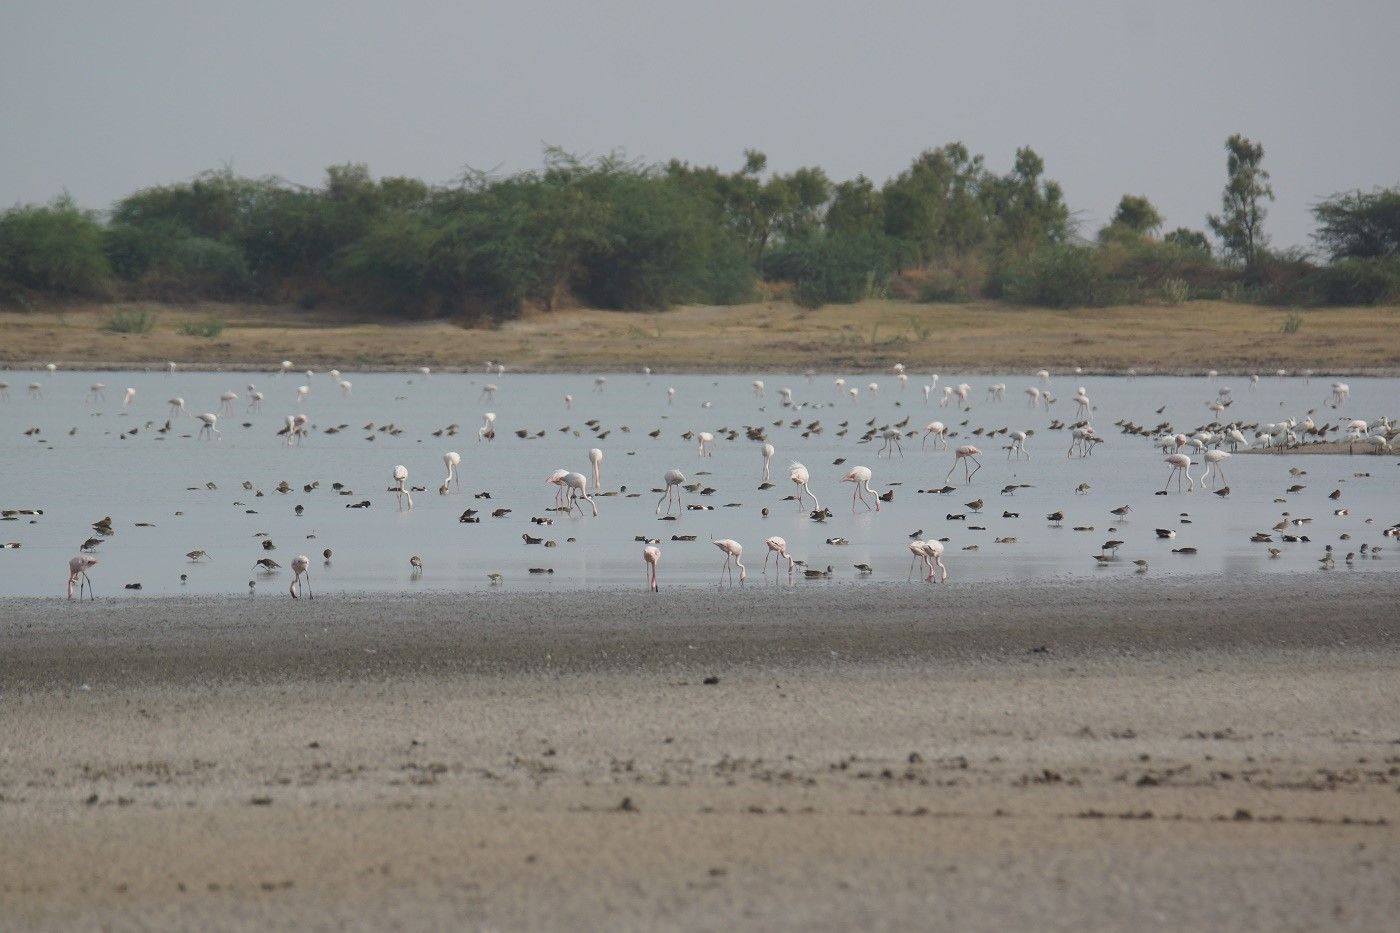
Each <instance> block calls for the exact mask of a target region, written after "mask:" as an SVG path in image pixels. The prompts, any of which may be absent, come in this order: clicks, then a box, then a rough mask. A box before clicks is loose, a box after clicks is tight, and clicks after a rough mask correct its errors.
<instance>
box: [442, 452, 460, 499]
mask: <svg viewBox="0 0 1400 933" xmlns="http://www.w3.org/2000/svg"><path fill="white" fill-rule="evenodd" d="M442 462H443V465H444V466H446V467H447V478H446V479H444V480H443V481H442V488H443V489H444V490H446V489H447V488H448V487H449V486H451V485H452V483H453V481H454V480H455V481H456V483H457V489H458V491H460V490H461V488H462V480H461V479H460V478H459V477H458V476H457V467H459V466H461V465H462V455H461V454H459V453H457V451H455V450H449V451H448V452H447V453H445V454H443V455H442Z"/></svg>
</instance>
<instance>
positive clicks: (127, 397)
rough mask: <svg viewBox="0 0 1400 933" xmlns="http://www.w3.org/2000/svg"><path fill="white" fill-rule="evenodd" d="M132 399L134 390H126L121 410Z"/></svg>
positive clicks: (134, 395)
mask: <svg viewBox="0 0 1400 933" xmlns="http://www.w3.org/2000/svg"><path fill="white" fill-rule="evenodd" d="M7 388H8V387H7ZM134 398H136V390H135V389H127V390H126V397H125V398H123V399H122V407H123V408H126V407H127V406H129V405H130V404H131V400H132V399H134Z"/></svg>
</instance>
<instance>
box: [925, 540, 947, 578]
mask: <svg viewBox="0 0 1400 933" xmlns="http://www.w3.org/2000/svg"><path fill="white" fill-rule="evenodd" d="M923 553H924V564H925V566H927V567H928V579H929V580H932V579H933V577H934V568H935V567H936V568H938V569H939V570H941V571H943V577H942V581H941V582H943V583H947V582H948V568H947V567H946V566H944V564H943V542H942V541H925V542H924V547H923Z"/></svg>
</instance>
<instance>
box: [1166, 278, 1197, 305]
mask: <svg viewBox="0 0 1400 933" xmlns="http://www.w3.org/2000/svg"><path fill="white" fill-rule="evenodd" d="M1190 298H1191V285H1190V283H1189V282H1187V281H1186V280H1185V279H1182V278H1177V277H1175V276H1173V277H1171V278H1168V279H1164V280H1163V281H1162V300H1163V301H1165V302H1166V303H1167V304H1169V305H1181V304H1185V303H1186V302H1187V301H1189V300H1190Z"/></svg>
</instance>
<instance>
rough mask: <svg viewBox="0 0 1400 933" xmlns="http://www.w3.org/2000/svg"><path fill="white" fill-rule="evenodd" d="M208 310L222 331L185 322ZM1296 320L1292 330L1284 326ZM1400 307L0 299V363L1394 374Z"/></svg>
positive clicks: (1399, 364)
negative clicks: (18, 307)
mask: <svg viewBox="0 0 1400 933" xmlns="http://www.w3.org/2000/svg"><path fill="white" fill-rule="evenodd" d="M131 308H142V309H149V310H151V311H152V312H153V315H154V317H153V323H152V329H151V330H150V331H149V332H147V333H114V332H112V331H110V330H107V329H106V326H107V325H108V324H109V323H110V321H111V318H112V314H113V312H115V311H117V310H122V309H131ZM209 318H214V319H217V320H218V321H221V322H223V324H224V328H223V330H222V332H221V333H220V334H219V335H218V336H215V337H197V336H191V335H189V334H187V333H182V332H181V325H183V324H186V323H190V322H195V323H199V322H203V321H206V320H207V319H209ZM1290 319H1294V320H1296V322H1297V323H1298V325H1299V326H1298V327H1297V328H1296V330H1294V331H1293V332H1291V333H1284V332H1283V330H1282V329H1283V327H1284V326H1285V324H1287V323H1288V322H1289V321H1290ZM1398 322H1400V308H1397V307H1394V306H1390V307H1362V308H1309V309H1296V308H1289V309H1284V308H1271V307H1263V306H1259V305H1245V304H1237V303H1231V302H1225V301H1192V302H1188V303H1186V304H1183V305H1160V304H1142V305H1120V306H1114V307H1108V308H1077V309H1073V310H1056V309H1051V308H1028V307H1019V306H1015V305H1007V304H1001V303H997V302H971V303H964V304H924V303H917V302H909V301H898V300H870V301H863V302H859V303H857V304H852V305H828V306H826V307H823V308H819V309H806V308H801V307H798V306H796V305H793V304H791V303H788V302H784V301H763V302H754V303H751V304H743V305H728V306H722V307H713V306H697V305H691V306H685V307H678V308H674V309H672V310H669V311H664V312H628V311H599V310H594V309H570V310H562V311H556V312H551V313H536V314H530V315H527V316H525V317H522V318H520V319H517V320H509V321H505V322H501V323H499V324H495V325H492V324H491V323H490V322H485V323H482V324H480V325H473V326H467V327H463V326H459V325H458V324H457V323H454V322H451V321H442V320H439V321H404V320H394V319H383V318H380V319H374V318H364V317H363V316H359V317H357V316H355V315H353V314H351V313H349V312H347V311H344V310H340V311H337V310H336V309H331V308H326V309H317V310H315V311H306V310H303V309H301V308H296V307H289V306H265V305H221V304H200V305H192V306H191V305H162V304H157V303H150V302H143V303H139V304H125V305H102V304H98V305H91V304H84V305H74V306H64V307H54V308H44V309H36V310H33V311H24V312H15V311H3V312H0V366H9V367H26V366H27V367H35V366H43V365H44V364H45V363H50V362H54V363H58V364H60V365H62V366H63V367H64V368H130V367H141V366H151V367H157V368H160V369H164V367H165V365H166V361H167V360H174V361H176V362H178V363H181V364H183V365H186V366H193V367H202V368H250V369H257V370H262V371H266V370H268V369H270V368H271V369H275V368H276V367H277V365H278V363H280V362H281V361H282V360H283V359H291V360H293V361H294V362H295V363H296V364H297V367H298V368H299V369H303V368H306V367H315V368H316V369H325V368H327V367H339V368H341V369H345V370H347V371H349V370H356V369H358V370H364V369H386V368H387V369H403V368H407V369H413V368H416V367H418V366H423V365H429V366H434V367H443V368H466V369H467V370H469V371H479V367H481V366H482V365H483V363H484V362H485V361H486V360H496V361H501V362H504V363H505V364H506V365H507V366H509V367H510V369H511V370H513V371H530V370H535V371H549V370H554V371H583V372H597V371H599V370H603V371H609V370H622V371H636V370H638V369H640V368H641V367H643V366H650V367H652V368H653V369H655V370H656V371H657V372H658V373H660V372H668V371H669V372H676V371H688V372H734V371H745V372H747V371H754V372H759V373H773V372H780V371H789V372H792V371H799V372H800V371H801V370H803V369H805V368H807V367H814V368H817V369H826V370H842V371H859V370H878V369H883V368H886V367H888V366H890V365H891V364H893V363H896V362H900V363H904V364H905V365H906V366H908V367H909V368H910V373H911V374H915V373H926V372H928V371H930V370H931V371H933V372H940V373H945V374H946V373H949V372H959V373H972V372H1026V373H1034V372H1035V371H1036V370H1038V369H1040V368H1041V367H1045V366H1048V367H1050V368H1051V369H1054V370H1059V369H1066V368H1069V367H1072V366H1080V367H1082V368H1083V369H1084V371H1085V372H1114V373H1121V372H1126V371H1127V370H1130V369H1135V370H1137V371H1138V372H1141V373H1169V374H1171V373H1189V372H1200V373H1204V372H1205V371H1206V370H1208V369H1217V370H1219V371H1220V372H1223V373H1249V372H1261V373H1272V372H1273V371H1274V370H1276V369H1279V368H1283V369H1287V370H1289V371H1290V372H1292V371H1296V370H1302V369H1311V370H1314V371H1315V372H1317V373H1318V374H1325V373H1352V374H1363V373H1369V374H1372V375H1390V374H1394V373H1396V372H1400V327H1397V326H1396V325H1397V323H1398Z"/></svg>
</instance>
